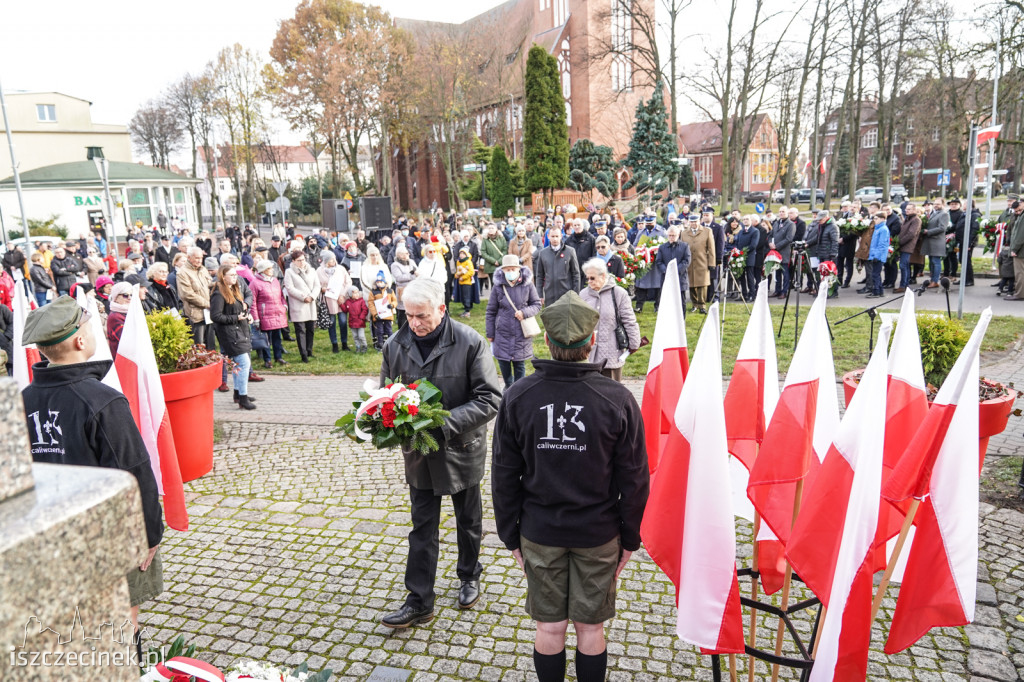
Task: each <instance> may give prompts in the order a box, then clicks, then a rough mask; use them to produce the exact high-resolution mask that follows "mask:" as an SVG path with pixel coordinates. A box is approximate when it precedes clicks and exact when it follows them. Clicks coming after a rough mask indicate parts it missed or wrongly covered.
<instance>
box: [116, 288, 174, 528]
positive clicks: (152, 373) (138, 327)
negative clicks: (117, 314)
mask: <svg viewBox="0 0 1024 682" xmlns="http://www.w3.org/2000/svg"><path fill="white" fill-rule="evenodd" d="M114 365H115V366H116V367H117V376H118V378H119V379H120V381H121V386H122V391H123V392H124V397H125V398H127V399H128V404H129V406H131V410H132V417H134V418H135V425H136V426H138V427H139V431H140V432H141V433H142V440H143V441H144V442H145V443H146V450H148V451H149V462H150V464H151V465H152V467H153V475H154V476H155V477H156V484H157V487H158V489H159V491H160V494H161V495H163V497H164V518H165V519H166V521H167V525H168V526H170V527H171V528H173V529H175V530H188V512H187V511H186V509H185V490H184V488H183V486H182V482H181V471H180V470H179V469H178V454H177V452H176V451H175V449H174V438H173V436H172V435H171V422H170V419H169V418H168V416H167V405H166V404H165V403H164V389H163V386H162V385H161V384H160V370H159V369H157V365H156V356H155V355H153V342H152V341H151V340H150V338H149V327H148V326H147V325H146V314H145V313H144V312H143V311H142V301H141V300H140V299H139V288H138V287H137V286H136V287H135V291H134V293H133V294H132V300H131V303H130V304H129V305H128V314H127V315H126V316H125V320H124V329H123V331H122V332H121V343H120V344H119V345H118V347H117V357H116V358H115V359H114Z"/></svg>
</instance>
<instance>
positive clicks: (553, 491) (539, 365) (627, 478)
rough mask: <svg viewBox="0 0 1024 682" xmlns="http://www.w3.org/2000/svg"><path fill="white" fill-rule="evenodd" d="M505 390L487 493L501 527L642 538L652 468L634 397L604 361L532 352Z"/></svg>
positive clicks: (551, 540)
mask: <svg viewBox="0 0 1024 682" xmlns="http://www.w3.org/2000/svg"><path fill="white" fill-rule="evenodd" d="M533 366H534V368H535V369H536V371H535V373H534V374H531V375H530V376H528V377H526V378H525V379H520V380H519V381H517V382H515V383H514V384H513V385H512V387H511V388H509V389H508V390H506V391H505V395H504V397H503V398H502V401H501V407H500V408H499V409H498V418H497V421H496V422H495V424H494V442H493V448H492V453H493V461H492V463H491V493H492V497H493V499H494V518H495V521H496V523H497V527H498V537H500V538H501V541H502V542H504V543H505V546H506V547H508V548H509V549H518V548H519V544H520V540H519V538H520V534H521V535H523V536H525V537H526V538H528V539H529V540H530V541H531V542H536V543H538V544H542V545H550V546H554V547H597V546H599V545H602V544H604V543H606V542H608V541H610V540H612V539H614V538H615V537H616V536H618V537H620V538H621V541H622V547H623V548H624V549H626V550H629V551H634V550H636V549H638V548H639V547H640V521H641V520H642V519H643V515H644V507H645V506H646V505H647V495H648V492H649V485H650V477H649V474H648V467H647V448H646V446H645V445H644V426H643V420H642V418H641V416H640V407H639V406H638V405H637V403H636V399H635V398H633V394H632V393H630V392H629V389H627V388H626V387H625V386H623V385H622V384H620V383H618V382H617V381H613V380H612V379H609V378H607V377H605V376H602V375H601V367H602V365H596V364H591V363H585V362H557V361H554V360H534V361H533Z"/></svg>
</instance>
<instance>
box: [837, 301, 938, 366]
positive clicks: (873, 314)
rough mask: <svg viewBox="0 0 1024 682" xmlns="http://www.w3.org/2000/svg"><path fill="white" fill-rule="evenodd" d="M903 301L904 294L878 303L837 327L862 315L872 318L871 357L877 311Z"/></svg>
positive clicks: (851, 316) (840, 321)
mask: <svg viewBox="0 0 1024 682" xmlns="http://www.w3.org/2000/svg"><path fill="white" fill-rule="evenodd" d="M925 286H927V285H925ZM918 295H920V292H918ZM902 299H903V294H900V295H899V296H893V297H892V298H890V299H889V300H887V301H882V302H881V303H877V304H875V305H873V306H871V307H870V308H865V309H864V310H861V311H860V312H859V313H854V314H853V315H850V316H849V317H844V318H843V319H841V320H839V321H838V322H836V325H837V326H838V325H841V324H842V323H843V322H848V321H850V320H852V319H853V318H855V317H860V316H861V315H867V316H868V317H869V318H871V331H870V333H869V334H868V355H870V354H871V353H872V352H873V351H874V349H875V318H876V317H877V316H878V312H877V309H878V308H881V307H882V306H884V305H889V304H890V303H893V302H895V301H899V300H902Z"/></svg>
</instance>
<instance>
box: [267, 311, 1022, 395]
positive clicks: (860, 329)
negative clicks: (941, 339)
mask: <svg viewBox="0 0 1024 682" xmlns="http://www.w3.org/2000/svg"><path fill="white" fill-rule="evenodd" d="M810 302H811V299H810V297H801V306H800V326H801V329H802V328H803V324H804V320H805V319H806V315H807V313H808V312H809V311H810ZM457 309H459V310H461V306H457ZM484 310H485V306H483V305H481V306H478V307H476V308H475V309H474V311H473V317H472V318H470V319H469V320H463V319H462V318H459V317H454V318H452V319H453V320H455V321H456V322H458V323H459V324H463V323H468V324H469V326H471V327H473V329H476V330H477V331H478V332H480V333H481V334H482V333H483V329H484ZM860 310H861V308H846V307H829V308H828V310H827V312H826V316H827V317H828V320H829V323H830V325H831V328H832V333H833V335H834V340H833V344H832V349H833V355H834V357H835V365H836V372H837V373H839V374H842V373H844V372H847V371H849V370H852V369H857V368H860V367H863V366H864V365H866V364H867V360H868V333H869V330H870V320H869V319H868V317H867V315H861V316H860V317H857V318H854V319H852V320H850V321H848V322H844V323H842V324H839V325H837V324H836V322H837V321H838V320H841V319H843V318H845V317H848V316H850V315H853V314H854V313H857V312H859V311H860ZM892 310H893V311H894V312H898V310H899V308H898V306H896V305H895V304H894V306H893V307H892ZM792 313H793V309H792V307H791V308H790V310H789V312H788V313H787V315H786V319H785V323H784V325H783V328H782V336H781V337H778V336H777V337H776V346H777V349H778V357H779V371H780V372H783V373H784V372H785V371H786V370H787V369H788V367H789V363H790V360H791V359H792V356H793V336H794V329H793V325H794V316H793V314H792ZM781 315H782V309H781V308H779V307H773V308H772V317H773V324H774V326H775V331H776V334H777V333H778V329H779V320H780V318H781ZM637 318H638V321H639V323H640V331H641V334H642V335H644V336H646V337H647V338H648V339H653V338H654V322H655V315H654V309H653V308H652V307H651V306H650V305H648V306H647V307H646V308H645V310H644V312H643V313H641V314H640V315H638V316H637ZM705 319H706V318H705V317H704V316H703V315H698V314H690V315H689V316H688V317H687V320H686V330H687V338H688V341H689V346H690V353H691V355H692V353H693V349H694V348H695V347H696V345H697V338H698V336H699V331H700V326H701V324H702V323H703V321H704V320H705ZM748 319H749V318H748V314H747V312H746V310H744V307H743V304H742V303H733V302H731V301H730V302H729V303H728V304H727V305H726V308H725V322H724V328H723V334H722V352H723V357H722V367H723V371H724V372H725V373H726V374H729V373H730V372H732V366H733V362H734V360H735V358H736V353H737V352H738V351H739V346H740V342H741V341H742V339H743V333H744V331H745V330H746V327H747V320H748ZM977 320H978V315H977V314H976V313H965V314H964V323H965V326H966V327H967V329H973V328H974V325H975V323H976V322H977ZM878 327H879V323H878V322H877V321H876V324H875V334H876V335H877V333H878ZM1022 334H1024V318H1019V317H1012V316H1001V317H995V318H993V320H992V323H991V324H990V325H989V329H988V333H987V334H986V336H985V343H984V345H983V346H982V349H983V350H984V351H1003V350H1006V349H1007V348H1009V347H1010V346H1011V345H1013V344H1014V343H1015V342H1016V341H1017V339H1018V338H1020V336H1021V335H1022ZM366 335H367V337H368V338H367V340H368V341H369V342H370V343H371V350H369V351H368V352H367V353H366V354H363V355H357V354H356V353H353V352H351V351H349V352H341V353H338V354H334V353H331V344H330V340H329V339H328V337H327V332H326V331H321V330H319V329H318V330H317V331H316V336H315V342H314V346H313V348H314V357H313V359H312V360H310V362H309V364H302V363H300V362H299V354H298V352H297V349H296V346H295V343H294V342H292V343H287V342H286V343H285V348H286V349H287V350H289V351H291V352H290V353H289V354H288V355H286V356H285V359H286V360H288V362H289V363H290V364H289V365H287V366H285V367H276V366H275V368H274V369H273V370H267V372H266V373H268V374H358V375H365V376H376V375H377V373H378V372H379V371H380V354H379V353H377V352H375V351H373V350H372V341H371V340H370V339H369V337H370V330H369V329H367V330H366ZM534 352H535V353H536V355H537V356H538V357H542V358H547V357H550V356H549V355H548V353H547V350H546V348H545V347H544V341H543V336H538V337H536V338H535V339H534ZM649 356H650V348H649V347H648V346H645V347H644V348H641V349H640V350H639V351H637V352H636V353H634V354H633V355H632V356H630V358H629V359H628V360H627V361H626V366H625V368H624V371H623V374H624V375H626V376H634V377H638V376H643V375H644V374H646V373H647V363H648V359H649ZM261 367H262V364H261V363H260V362H258V361H254V362H253V369H254V370H255V371H257V372H259V373H261V374H262V373H264V372H263V370H262V369H261ZM531 371H532V367H531V366H530V363H527V372H531Z"/></svg>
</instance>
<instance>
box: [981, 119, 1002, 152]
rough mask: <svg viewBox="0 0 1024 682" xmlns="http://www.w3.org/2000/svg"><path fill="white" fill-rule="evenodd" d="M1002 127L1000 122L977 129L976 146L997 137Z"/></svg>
mask: <svg viewBox="0 0 1024 682" xmlns="http://www.w3.org/2000/svg"><path fill="white" fill-rule="evenodd" d="M1002 129H1003V124H1002V123H1000V124H999V125H997V126H991V127H989V128H982V129H981V130H979V131H978V142H977V146H978V147H980V146H981V145H983V144H984V143H986V142H988V141H989V140H994V139H996V138H997V137H999V133H1000V131H1002Z"/></svg>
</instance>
